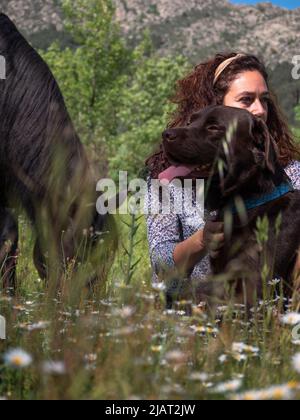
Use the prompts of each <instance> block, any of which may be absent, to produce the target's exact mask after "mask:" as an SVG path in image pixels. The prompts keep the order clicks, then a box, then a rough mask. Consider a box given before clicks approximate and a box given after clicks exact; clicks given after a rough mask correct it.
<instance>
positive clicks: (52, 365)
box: [43, 361, 66, 375]
mask: <svg viewBox="0 0 300 420" xmlns="http://www.w3.org/2000/svg"><path fill="white" fill-rule="evenodd" d="M43 372H44V373H46V374H48V375H64V374H65V373H66V366H65V364H64V362H53V361H50V362H44V363H43Z"/></svg>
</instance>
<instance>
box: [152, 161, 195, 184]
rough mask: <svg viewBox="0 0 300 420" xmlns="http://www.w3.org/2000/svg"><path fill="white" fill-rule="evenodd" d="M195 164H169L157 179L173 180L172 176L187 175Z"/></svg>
mask: <svg viewBox="0 0 300 420" xmlns="http://www.w3.org/2000/svg"><path fill="white" fill-rule="evenodd" d="M196 168H197V166H195V165H194V166H193V165H189V166H170V167H169V168H168V169H166V170H165V171H164V172H162V173H161V174H159V176H158V177H159V180H160V181H163V180H167V181H169V182H171V181H173V179H174V178H178V177H184V176H187V175H189V174H190V173H192V172H193V170H194V169H196Z"/></svg>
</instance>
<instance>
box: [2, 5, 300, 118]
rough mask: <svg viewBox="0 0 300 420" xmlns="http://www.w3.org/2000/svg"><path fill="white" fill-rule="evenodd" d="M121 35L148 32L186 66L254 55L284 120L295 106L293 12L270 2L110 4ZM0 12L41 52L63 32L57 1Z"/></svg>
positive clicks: (298, 14)
mask: <svg viewBox="0 0 300 420" xmlns="http://www.w3.org/2000/svg"><path fill="white" fill-rule="evenodd" d="M115 1H116V5H117V20H118V21H119V22H120V24H121V27H122V31H123V33H124V36H126V37H127V38H128V40H129V41H130V42H131V43H136V42H137V41H138V40H139V38H141V35H142V33H143V31H144V30H145V29H149V30H150V33H151V35H152V39H153V41H154V44H155V46H156V49H157V50H158V52H159V53H160V54H162V55H165V54H169V53H178V52H179V53H181V54H183V55H185V56H186V57H187V58H188V59H189V60H190V61H191V62H192V63H197V62H200V61H201V60H203V59H206V58H208V57H209V56H211V55H212V54H214V53H215V52H217V51H224V50H236V51H246V52H251V53H255V54H256V55H258V56H259V57H261V58H262V59H263V60H264V62H265V63H266V64H267V66H268V68H269V69H270V72H271V76H272V82H273V85H274V87H275V88H276V89H277V92H278V94H279V97H280V98H281V101H282V103H283V106H284V108H285V111H286V113H287V114H288V115H289V118H290V120H291V121H292V120H293V111H292V109H293V107H294V106H295V105H296V104H297V103H299V97H300V95H299V92H300V82H299V81H295V80H293V79H292V76H291V69H292V59H293V56H295V55H300V47H299V45H300V1H299V8H298V9H294V10H288V9H284V8H281V7H277V6H274V5H273V4H272V3H260V4H258V5H256V6H246V5H233V4H232V3H231V2H230V1H229V0H189V1H183V0H115ZM0 10H2V11H3V12H5V13H7V14H8V15H9V16H10V17H11V18H13V19H14V20H15V21H16V23H17V24H18V26H19V27H20V29H21V30H23V31H24V34H25V35H26V36H27V37H28V38H29V40H30V41H31V42H32V43H33V45H34V46H38V47H42V48H45V47H46V46H47V45H49V43H50V42H51V41H53V40H54V39H56V38H59V39H61V41H62V42H63V43H67V42H69V41H70V39H69V38H68V36H67V34H65V33H64V32H63V24H62V16H61V10H60V0H44V1H42V0H0Z"/></svg>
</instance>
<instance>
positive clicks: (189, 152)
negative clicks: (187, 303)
mask: <svg viewBox="0 0 300 420" xmlns="http://www.w3.org/2000/svg"><path fill="white" fill-rule="evenodd" d="M163 145H164V150H165V153H166V155H167V157H168V159H169V161H170V162H171V164H172V165H173V166H171V167H170V168H169V169H167V170H166V171H165V172H163V173H162V174H161V175H160V178H165V179H168V180H169V181H172V180H173V179H174V178H176V177H180V178H182V177H183V176H184V177H187V178H194V177H198V178H201V172H202V169H203V167H204V166H205V167H206V168H207V167H209V168H210V171H209V172H210V176H209V178H208V179H207V181H206V193H207V196H206V207H207V209H208V210H210V211H216V213H215V214H216V216H215V217H214V220H215V221H219V222H223V223H224V226H225V246H224V248H223V249H222V250H221V252H220V253H219V255H218V257H217V258H215V259H211V266H212V272H213V277H210V278H208V280H207V284H205V285H204V283H202V285H200V286H199V285H198V286H197V298H198V300H206V299H208V298H209V299H210V300H211V299H213V300H214V301H215V302H224V301H227V299H229V298H230V297H231V296H232V295H234V296H235V301H236V302H237V303H246V304H247V305H248V307H250V306H253V305H254V304H255V302H256V301H257V299H261V298H263V297H264V296H265V295H264V291H266V290H267V286H266V285H267V284H268V283H269V281H270V280H272V279H273V278H280V279H282V280H283V284H284V285H285V287H284V289H285V293H286V295H287V296H292V295H293V292H295V289H296V286H295V284H294V278H295V275H294V273H295V265H296V262H297V256H298V249H299V247H300V191H295V190H294V189H293V187H292V185H291V183H290V180H289V178H288V176H287V175H286V173H285V171H284V170H283V168H282V167H281V166H280V164H279V161H278V151H277V146H276V144H275V141H274V140H273V139H272V137H271V135H270V133H269V130H268V128H267V126H266V124H265V123H264V122H263V121H262V120H261V119H259V118H257V117H254V116H253V115H252V114H251V113H249V112H248V111H246V110H242V109H237V108H231V107H226V106H212V107H208V108H205V109H204V110H202V111H200V112H198V113H196V114H194V115H193V116H192V118H191V120H190V122H189V124H188V125H187V126H184V127H179V128H174V129H169V130H166V131H165V132H164V133H163Z"/></svg>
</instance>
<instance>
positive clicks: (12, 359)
mask: <svg viewBox="0 0 300 420" xmlns="http://www.w3.org/2000/svg"><path fill="white" fill-rule="evenodd" d="M4 362H5V364H6V365H7V366H10V367H13V368H17V369H23V368H26V367H28V366H30V365H31V363H32V357H31V356H30V354H28V353H27V352H26V351H24V350H22V349H14V350H10V351H9V352H7V353H6V354H5V356H4Z"/></svg>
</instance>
